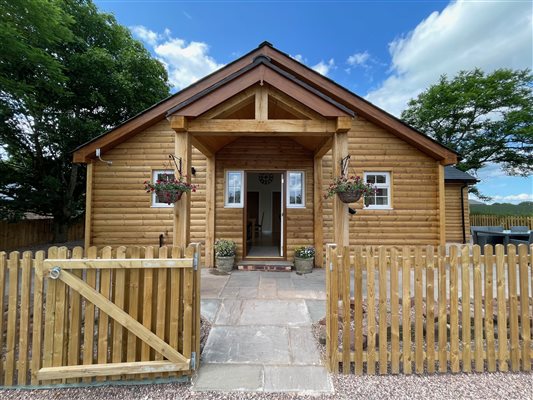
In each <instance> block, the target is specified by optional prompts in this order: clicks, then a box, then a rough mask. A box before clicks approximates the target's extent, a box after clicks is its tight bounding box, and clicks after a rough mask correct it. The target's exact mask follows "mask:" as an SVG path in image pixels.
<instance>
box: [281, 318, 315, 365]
mask: <svg viewBox="0 0 533 400" xmlns="http://www.w3.org/2000/svg"><path fill="white" fill-rule="evenodd" d="M289 346H290V350H291V364H295V365H320V364H321V360H320V351H319V350H318V347H317V343H316V339H315V337H314V336H313V332H312V330H311V327H310V326H291V327H289Z"/></svg>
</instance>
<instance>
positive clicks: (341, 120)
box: [336, 117, 352, 133]
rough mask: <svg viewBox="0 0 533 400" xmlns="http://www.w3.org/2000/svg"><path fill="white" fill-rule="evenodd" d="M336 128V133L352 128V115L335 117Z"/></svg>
mask: <svg viewBox="0 0 533 400" xmlns="http://www.w3.org/2000/svg"><path fill="white" fill-rule="evenodd" d="M336 122H337V127H336V128H337V129H336V131H337V132H338V133H345V132H348V131H349V130H350V129H352V117H337V121H336Z"/></svg>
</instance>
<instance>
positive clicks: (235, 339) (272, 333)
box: [202, 326, 291, 364]
mask: <svg viewBox="0 0 533 400" xmlns="http://www.w3.org/2000/svg"><path fill="white" fill-rule="evenodd" d="M202 360H203V362H206V363H233V364H248V363H249V364H259V363H260V364H289V363H290V360H291V357H290V351H289V332H288V330H287V328H286V327H279V326H214V327H213V328H212V329H211V332H210V333H209V337H208V338H207V343H206V344H205V347H204V351H203V352H202Z"/></svg>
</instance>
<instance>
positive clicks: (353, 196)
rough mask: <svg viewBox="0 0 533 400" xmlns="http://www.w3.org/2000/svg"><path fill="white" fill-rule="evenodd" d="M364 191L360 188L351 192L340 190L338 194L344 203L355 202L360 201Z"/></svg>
mask: <svg viewBox="0 0 533 400" xmlns="http://www.w3.org/2000/svg"><path fill="white" fill-rule="evenodd" d="M362 195H363V192H362V191H360V190H351V191H349V192H338V193H337V196H338V197H339V199H340V201H342V202H343V203H355V202H356V201H359V199H360V198H361V196H362Z"/></svg>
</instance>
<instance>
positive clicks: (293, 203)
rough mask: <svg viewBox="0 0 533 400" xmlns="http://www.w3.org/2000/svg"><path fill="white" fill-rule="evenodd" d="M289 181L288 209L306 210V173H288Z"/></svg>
mask: <svg viewBox="0 0 533 400" xmlns="http://www.w3.org/2000/svg"><path fill="white" fill-rule="evenodd" d="M287 180H288V184H287V208H304V207H305V173H304V172H303V171H288V172H287Z"/></svg>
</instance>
